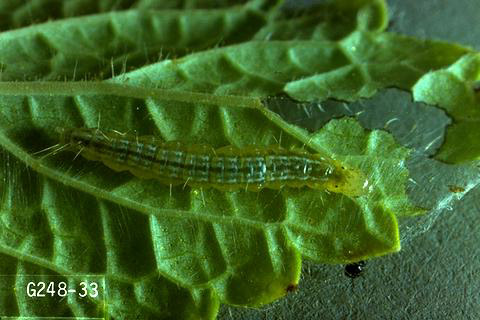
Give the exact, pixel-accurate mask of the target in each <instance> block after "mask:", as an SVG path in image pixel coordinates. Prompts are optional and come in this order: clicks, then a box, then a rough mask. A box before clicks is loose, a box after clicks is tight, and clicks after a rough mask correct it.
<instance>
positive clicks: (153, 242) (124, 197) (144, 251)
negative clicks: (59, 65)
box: [0, 75, 417, 317]
mask: <svg viewBox="0 0 480 320" xmlns="http://www.w3.org/2000/svg"><path fill="white" fill-rule="evenodd" d="M132 78H133V75H132ZM35 87H36V84H34V83H32V84H30V85H29V87H28V89H30V90H33V89H34V88H35ZM79 87H80V88H79ZM96 87H100V88H104V89H105V88H108V87H110V89H112V88H113V89H115V88H117V87H118V86H117V85H113V84H112V85H108V84H107V85H105V84H103V85H102V84H100V83H93V82H91V83H84V84H81V85H76V84H73V83H72V84H62V83H51V84H50V87H49V89H46V90H45V93H47V92H48V94H47V96H45V95H32V96H30V98H29V101H30V102H29V103H28V104H27V105H25V106H26V107H25V108H24V110H23V111H22V110H21V109H19V108H18V107H15V108H11V107H9V106H11V105H14V106H18V105H22V101H24V99H25V98H24V97H23V96H21V95H20V92H22V90H25V87H22V84H21V83H18V84H11V85H10V89H11V90H12V91H11V93H13V91H14V90H15V88H17V90H18V92H17V94H16V95H14V96H9V99H5V100H4V101H3V103H4V105H2V106H1V109H0V110H2V117H1V119H2V120H0V121H1V128H2V135H1V136H0V143H1V144H2V146H3V147H4V148H5V150H6V151H7V152H9V154H12V155H13V156H15V158H18V159H22V163H25V164H26V165H28V166H30V167H32V168H33V169H35V172H37V173H35V172H32V171H31V170H29V169H26V168H24V167H22V165H21V163H18V162H17V161H15V166H18V169H14V170H9V171H7V172H8V174H9V175H10V176H5V177H4V178H5V179H6V181H7V182H8V183H7V184H6V185H5V193H6V194H10V195H12V198H11V199H10V201H7V202H5V204H4V205H3V207H2V212H3V215H4V217H3V221H12V222H11V223H7V224H6V225H4V227H8V230H11V232H7V231H6V230H5V231H2V234H4V235H7V234H8V235H9V236H8V238H6V239H3V244H2V246H3V248H4V249H3V250H4V252H5V251H7V252H12V253H13V252H14V254H12V255H13V257H15V258H17V259H20V260H21V261H25V262H27V263H30V264H34V265H40V266H42V267H43V268H46V269H47V270H48V271H49V272H46V273H51V272H53V273H54V274H59V275H68V274H73V275H76V276H80V275H82V274H91V273H96V274H100V275H104V276H105V284H106V286H107V288H106V294H107V301H109V302H108V304H107V305H108V310H107V311H108V312H109V313H111V314H113V315H115V314H129V315H134V314H136V313H135V312H140V313H139V314H141V313H142V312H144V311H141V310H143V307H141V304H140V305H139V304H138V303H140V302H138V301H137V300H138V299H139V298H138V295H139V294H140V293H142V294H143V293H145V292H155V290H162V292H164V291H165V293H164V295H163V296H162V297H163V299H164V300H165V299H166V300H168V301H169V299H171V300H172V301H173V300H175V299H179V298H178V297H179V296H181V297H185V298H184V299H186V301H190V302H185V309H182V311H181V312H187V311H185V310H189V311H188V312H191V313H192V314H197V315H201V314H203V315H204V316H206V315H208V314H209V315H213V314H214V313H215V312H216V309H217V308H218V304H219V303H220V302H221V303H230V304H236V305H249V306H255V305H261V304H264V303H268V302H270V301H272V300H274V299H276V298H278V297H281V296H283V295H284V294H286V292H287V291H288V289H287V288H289V287H291V286H292V285H293V286H295V285H296V284H297V283H298V280H299V276H300V256H301V255H303V256H305V257H309V258H311V259H313V260H315V261H318V262H323V263H346V262H349V261H356V260H358V259H364V258H368V257H373V256H378V255H383V254H386V253H389V252H394V251H397V250H399V248H400V243H399V237H398V227H397V221H396V217H395V215H405V214H415V213H417V211H415V209H413V208H411V209H407V208H402V209H400V206H399V205H398V203H403V202H406V201H407V199H406V196H405V193H404V192H405V190H404V187H401V185H402V184H403V183H402V182H401V181H404V180H405V178H406V176H407V175H408V173H407V170H406V169H405V167H404V166H403V165H402V163H403V161H404V159H405V157H406V156H407V154H408V152H407V151H406V150H405V149H403V148H401V147H399V146H395V144H394V143H393V141H392V138H391V137H390V136H389V135H388V134H386V133H381V132H372V133H368V132H365V131H364V130H363V129H361V128H360V127H359V126H358V124H356V122H355V121H353V120H336V121H332V122H331V123H330V124H329V125H328V126H326V127H325V128H323V129H322V130H321V131H320V132H319V133H317V134H315V135H313V136H311V135H310V134H308V133H306V132H305V131H303V130H301V129H299V128H296V127H292V126H290V125H288V124H286V123H285V122H283V121H282V120H280V118H279V117H278V116H277V115H275V114H272V113H271V112H270V111H268V110H267V109H265V108H264V107H262V105H261V104H259V105H258V107H255V108H245V107H239V106H237V107H235V103H236V100H235V99H236V97H233V96H230V97H228V96H225V97H224V98H223V101H224V103H220V105H217V103H216V102H213V103H212V101H214V100H210V103H203V104H198V103H193V102H185V101H186V100H188V99H187V98H186V97H188V93H185V92H182V91H178V92H173V93H172V95H171V96H170V97H167V96H165V97H166V98H168V99H160V98H158V97H157V98H155V92H158V93H159V95H160V96H161V94H162V93H163V94H164V93H165V91H163V90H159V89H156V90H155V89H150V90H149V97H146V98H145V99H139V98H130V97H125V96H120V95H118V96H116V97H112V96H109V95H107V96H105V95H102V94H98V93H95V88H96ZM68 88H69V90H68V92H70V94H71V95H72V96H71V97H70V96H66V97H65V96H62V95H60V93H62V92H63V94H65V90H66V89H68ZM122 89H123V91H124V92H126V93H127V95H128V94H131V93H135V92H136V91H138V92H137V96H141V93H142V92H143V89H142V88H138V89H136V88H134V87H130V88H129V87H126V86H122ZM62 90H64V91H62ZM89 90H91V91H90V92H91V94H88V92H89ZM76 91H77V92H82V93H83V94H82V95H76V94H75V92H76ZM106 91H108V90H106ZM112 92H113V91H112ZM132 95H133V94H132ZM211 97H212V98H214V96H211ZM72 98H73V99H72ZM182 99H183V100H184V102H181V100H182ZM241 101H242V100H241ZM250 101H251V103H249V104H248V105H254V104H253V103H254V102H255V101H258V99H250ZM229 102H230V103H229ZM7 103H8V105H7ZM132 107H134V108H132ZM184 119H191V121H184ZM98 123H100V126H101V127H102V128H115V129H117V130H120V131H122V132H133V131H134V130H136V131H137V133H138V134H140V135H143V134H151V133H156V135H158V136H162V137H165V138H166V139H168V140H170V139H180V138H181V140H182V141H183V142H185V143H209V144H211V145H212V146H213V147H220V146H223V145H226V144H234V145H236V146H239V147H242V146H246V145H250V144H252V143H255V144H258V145H272V144H277V143H278V142H277V140H278V139H279V138H280V137H281V144H282V146H283V147H285V148H290V147H297V148H299V147H301V146H302V145H306V146H307V147H308V149H310V151H311V152H327V153H328V154H336V155H338V159H341V160H342V161H344V162H345V163H347V164H353V165H358V166H360V167H361V168H362V169H363V170H364V171H365V173H366V174H367V176H369V177H371V190H370V192H369V193H368V194H367V195H365V196H362V197H359V198H349V197H346V196H343V195H341V194H333V193H326V192H321V191H315V190H305V189H298V190H295V189H290V190H289V189H287V190H283V191H281V192H279V191H275V190H265V191H262V192H261V193H253V192H244V191H239V192H220V191H216V190H209V189H205V190H197V189H190V188H186V189H184V188H183V187H182V186H179V187H173V188H171V189H170V187H169V186H166V185H163V184H161V183H160V182H158V181H155V180H142V179H139V178H136V177H134V176H132V175H131V174H129V173H126V172H123V173H117V172H114V171H112V170H108V169H105V167H104V166H103V165H102V164H99V163H97V162H92V161H88V160H85V159H82V158H81V157H79V158H75V154H72V153H60V154H58V155H55V156H54V155H50V156H47V157H44V158H43V157H38V156H35V155H34V154H35V153H34V152H36V151H39V150H42V149H45V148H46V147H49V146H52V145H54V144H55V143H56V141H57V137H56V134H55V132H54V130H53V129H54V128H55V127H56V126H58V125H59V124H61V125H62V126H67V127H70V126H71V127H93V126H95V125H97V124H98ZM336 139H340V140H345V139H346V140H347V141H351V145H350V144H343V146H341V145H342V144H340V143H338V142H337V143H336V142H335V141H336ZM352 146H357V147H356V149H352ZM360 146H361V147H360ZM383 151H388V152H387V153H385V157H384V158H383V159H381V160H379V159H378V154H383ZM9 157H10V156H9ZM9 159H11V158H9ZM379 161H380V163H381V166H380V167H379V166H378V163H379ZM4 163H5V165H8V166H10V162H9V160H5V161H4ZM378 169H380V171H377V170H378ZM385 173H389V174H385ZM399 181H400V182H399ZM393 184H396V185H397V186H400V187H396V191H395V193H392V192H390V191H389V189H390V188H391V186H392V185H393ZM15 190H25V192H26V193H27V194H30V197H29V198H28V201H27V200H25V199H24V196H22V195H18V193H17V192H15ZM409 210H410V211H409ZM18 217H22V220H21V222H17V223H14V221H16V219H18ZM38 221H42V224H41V225H42V226H44V227H42V228H38ZM34 226H37V227H34ZM27 230H36V231H35V232H34V234H35V236H34V237H33V238H32V239H31V241H30V242H29V243H25V242H24V241H23V240H22V239H23V237H24V235H25V234H26V233H27V232H28V231H27ZM12 232H13V234H15V235H16V236H15V237H12V236H11V234H12ZM339 235H340V236H339ZM13 239H16V240H13ZM156 279H159V280H158V281H160V283H161V284H159V285H160V288H163V289H159V288H157V287H156V286H155V285H154V283H155V281H157V280H156ZM70 281H73V279H70ZM174 283H175V284H177V285H179V287H178V289H176V290H174V291H173V292H170V290H169V289H168V288H170V287H171V286H173V284H174ZM152 286H153V287H152ZM180 288H181V289H180ZM165 295H166V296H165ZM134 296H135V297H136V298H134ZM120 297H121V298H120ZM150 298H151V299H154V298H153V297H150ZM145 299H146V298H145ZM182 299H183V298H182ZM117 301H122V305H121V306H120V305H118V304H117V303H120V302H117ZM125 301H128V302H125ZM142 301H143V300H142ZM149 305H150V304H149ZM151 305H152V306H151V307H149V308H148V310H149V311H148V312H152V314H155V315H156V316H158V317H160V316H161V315H162V314H164V313H165V312H167V313H168V312H177V311H175V310H177V309H176V308H178V307H175V305H171V304H167V303H166V302H162V303H159V302H158V301H157V300H152V303H151ZM167 305H168V307H167ZM153 306H155V307H153ZM70 310H71V311H72V312H74V313H75V314H76V315H78V313H77V312H78V311H76V310H83V309H82V306H81V305H75V304H74V306H70ZM206 317H207V316H206ZM208 317H209V316H208Z"/></svg>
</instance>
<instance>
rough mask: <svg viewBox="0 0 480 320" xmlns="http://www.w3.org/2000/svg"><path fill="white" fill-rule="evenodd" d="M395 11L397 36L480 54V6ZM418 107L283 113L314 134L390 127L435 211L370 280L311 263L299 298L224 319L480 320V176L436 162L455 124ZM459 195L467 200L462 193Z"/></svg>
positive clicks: (413, 191)
mask: <svg viewBox="0 0 480 320" xmlns="http://www.w3.org/2000/svg"><path fill="white" fill-rule="evenodd" d="M302 2H305V3H306V2H309V1H302ZM388 3H389V7H390V20H391V22H390V27H389V30H390V31H394V32H399V33H404V34H408V35H412V36H416V37H421V38H433V39H441V40H446V41H450V42H457V43H460V44H462V45H466V46H471V47H474V48H476V49H477V50H478V49H479V48H480V24H479V23H478V22H479V21H480V1H479V0H457V1H452V0H450V1H448V0H428V1H418V0H395V1H394V0H392V1H388ZM411 99H412V98H411V95H410V94H409V93H405V92H402V91H400V90H396V89H388V90H384V91H382V92H381V94H379V95H377V96H375V98H373V99H371V100H366V101H361V102H359V103H355V104H350V105H347V106H345V105H344V104H341V103H335V102H328V103H326V104H322V107H323V109H324V110H330V111H329V112H326V113H323V112H322V111H320V109H319V108H318V107H316V106H305V108H302V110H297V113H296V114H295V111H291V108H289V109H287V110H283V112H282V110H277V111H279V112H280V113H283V115H284V116H285V117H286V118H290V119H294V120H295V121H296V122H297V123H298V124H299V125H302V126H305V127H310V128H315V127H318V126H319V125H321V124H322V121H324V120H325V119H328V118H329V117H330V116H332V115H336V116H340V115H343V114H355V113H357V112H359V111H362V110H364V111H365V112H364V113H362V114H361V115H360V116H359V121H360V122H361V123H362V125H364V126H365V127H368V128H383V127H385V128H386V129H388V130H389V131H390V132H392V133H393V134H394V135H395V136H396V138H397V139H398V141H399V142H400V143H403V144H405V145H408V146H410V147H412V148H415V150H417V151H418V154H417V155H415V156H414V157H413V158H412V159H411V160H410V161H409V168H410V169H411V177H412V179H413V180H414V181H415V182H416V183H413V182H412V183H410V185H409V195H410V196H411V198H412V200H413V201H415V202H416V203H419V204H426V205H430V206H433V207H434V208H435V209H434V210H433V211H432V212H431V213H430V214H429V215H427V216H425V217H421V218H413V219H409V220H408V221H401V222H400V223H401V233H402V250H401V251H400V252H399V253H397V254H393V255H389V256H385V257H381V258H378V259H373V260H369V261H368V263H367V267H366V271H365V272H364V274H363V276H362V277H361V278H357V279H355V280H354V281H352V280H351V279H349V278H347V277H345V276H344V275H343V267H342V266H331V265H319V264H314V263H311V262H309V261H304V263H303V271H302V278H301V281H300V285H299V289H298V290H297V291H296V292H295V293H291V294H289V295H288V296H287V297H286V298H284V299H281V300H279V301H277V302H276V303H274V304H271V305H268V306H266V307H264V308H263V309H260V310H257V309H247V308H234V307H227V306H223V307H222V308H221V312H220V314H219V319H235V320H237V319H327V320H328V319H480V259H479V257H480V224H479V221H480V187H479V186H478V184H479V180H480V177H479V166H475V165H465V166H450V165H445V164H442V163H438V162H435V161H433V160H429V159H427V158H426V157H425V154H427V155H428V154H431V153H432V152H434V151H435V148H436V147H438V146H439V144H440V143H441V141H442V138H443V137H442V134H443V128H444V127H445V126H446V125H447V124H448V123H449V119H448V117H447V116H446V115H445V114H444V113H443V112H442V111H441V110H439V109H436V108H433V107H430V106H425V105H423V104H419V103H413V102H412V101H411ZM386 102H388V103H386ZM305 110H306V111H305ZM287 112H288V114H287ZM307 113H308V114H309V116H310V117H307ZM299 115H302V116H299ZM307 118H308V119H307ZM312 119H313V120H312ZM392 119H398V120H392ZM389 120H392V121H389ZM427 147H428V148H427ZM452 185H455V186H456V185H459V186H463V187H466V189H467V191H466V192H465V193H452V192H451V191H449V186H452Z"/></svg>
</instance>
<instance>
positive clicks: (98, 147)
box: [55, 128, 368, 196]
mask: <svg viewBox="0 0 480 320" xmlns="http://www.w3.org/2000/svg"><path fill="white" fill-rule="evenodd" d="M55 131H56V132H57V133H58V135H59V141H60V143H59V146H60V148H61V149H62V150H63V149H68V150H72V151H75V152H77V153H78V154H80V155H82V156H83V157H84V158H86V159H89V160H95V161H101V162H103V163H104V164H105V165H106V166H107V167H109V168H111V169H113V170H115V171H125V170H128V171H130V172H131V173H132V174H133V175H135V176H136V177H139V178H146V179H152V178H155V179H158V180H160V181H161V182H162V183H164V184H167V185H179V184H184V185H189V186H190V187H206V188H209V187H211V188H216V189H218V190H222V191H236V190H240V189H245V190H247V191H260V190H262V189H263V188H270V189H280V188H283V187H293V188H299V187H304V186H306V187H310V188H312V189H321V190H329V191H332V192H337V193H343V194H345V195H348V196H359V195H362V194H364V193H365V191H366V186H367V184H368V182H367V179H366V177H365V175H364V174H363V173H362V172H361V171H359V170H357V169H353V168H346V167H345V166H344V165H342V164H341V163H339V162H338V161H336V160H333V159H331V158H329V157H326V156H324V155H320V154H311V153H308V152H307V151H304V150H287V149H284V148H281V147H279V146H268V147H259V146H250V147H247V148H242V149H240V148H236V147H233V146H226V147H222V148H219V149H214V148H213V147H211V146H208V145H188V146H186V145H184V144H182V143H180V142H163V141H160V140H159V139H157V138H155V137H153V136H141V137H137V136H135V135H130V134H122V133H119V132H118V131H115V130H100V129H97V128H56V130H55Z"/></svg>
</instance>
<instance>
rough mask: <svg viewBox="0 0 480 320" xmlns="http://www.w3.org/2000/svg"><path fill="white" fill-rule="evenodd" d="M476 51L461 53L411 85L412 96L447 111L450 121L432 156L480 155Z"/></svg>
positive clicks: (459, 159)
mask: <svg viewBox="0 0 480 320" xmlns="http://www.w3.org/2000/svg"><path fill="white" fill-rule="evenodd" d="M479 80H480V54H479V53H472V54H469V55H465V56H464V57H462V59H460V60H458V61H457V62H456V63H455V64H453V65H451V66H450V67H448V68H445V69H441V70H438V71H434V72H429V73H427V74H425V75H424V76H423V77H422V78H421V79H420V80H419V81H418V82H417V83H416V84H415V86H414V87H413V94H414V98H415V100H418V101H423V102H425V103H429V104H432V105H437V106H439V107H440V108H442V109H444V110H445V111H447V113H448V115H449V116H451V117H452V119H453V121H454V122H453V124H452V125H451V126H450V127H449V128H448V131H447V135H446V138H445V142H444V144H443V145H442V147H441V149H440V150H439V151H438V153H437V155H436V158H437V159H439V160H442V161H445V162H450V163H460V162H466V161H471V160H478V159H480V143H479V141H480V132H479V130H478V127H479V125H480V97H479V95H478V93H477V92H475V85H476V84H477V82H478V81H479Z"/></svg>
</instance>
